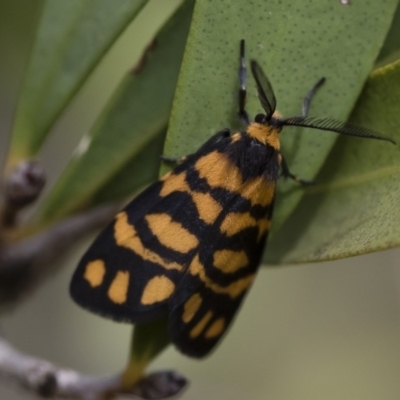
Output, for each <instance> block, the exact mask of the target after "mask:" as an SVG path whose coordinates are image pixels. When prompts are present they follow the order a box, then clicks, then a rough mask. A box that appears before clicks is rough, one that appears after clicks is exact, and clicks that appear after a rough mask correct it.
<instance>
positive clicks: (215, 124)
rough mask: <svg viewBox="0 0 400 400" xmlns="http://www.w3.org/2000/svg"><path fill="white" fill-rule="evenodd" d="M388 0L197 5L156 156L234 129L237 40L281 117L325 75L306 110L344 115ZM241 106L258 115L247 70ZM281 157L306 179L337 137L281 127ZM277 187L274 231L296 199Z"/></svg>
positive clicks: (375, 48) (371, 54) (391, 4)
mask: <svg viewBox="0 0 400 400" xmlns="http://www.w3.org/2000/svg"><path fill="white" fill-rule="evenodd" d="M397 4H398V1H397V0H385V1H380V2H371V1H357V2H355V1H354V2H352V4H351V5H350V6H346V5H342V4H341V3H340V1H331V0H319V1H314V2H307V4H306V5H305V3H304V1H303V0H284V1H282V0H269V1H265V0H253V1H249V0H235V1H234V2H232V1H230V0H220V1H218V2H215V1H211V0H202V1H198V2H197V4H196V8H195V13H194V19H193V24H192V28H191V32H190V35H189V38H188V45H187V51H186V53H185V57H184V62H183V66H182V73H181V75H180V78H179V83H178V89H177V93H176V98H175V101H174V106H173V111H172V117H171V121H170V129H169V133H168V136H167V142H166V151H165V153H166V154H167V155H170V156H180V155H182V154H187V153H190V152H193V151H194V150H195V149H196V148H197V147H198V146H199V145H200V144H201V143H203V142H204V141H205V140H206V139H207V138H208V137H210V135H212V134H213V133H215V132H217V131H219V130H221V129H222V128H226V127H230V128H237V127H238V123H237V118H236V111H237V90H238V77H237V70H238V64H239V60H238V58H239V41H240V39H242V38H244V39H245V40H246V46H247V58H248V59H250V58H255V59H257V60H258V61H259V63H260V64H261V65H262V66H263V68H264V70H265V71H266V73H267V75H268V77H269V79H270V80H271V82H272V85H273V87H274V89H275V93H276V97H277V101H278V109H279V111H280V112H281V113H282V114H283V115H284V116H290V115H293V114H299V113H300V110H301V102H302V99H303V97H304V95H305V94H306V93H307V92H308V90H309V89H310V88H311V86H312V85H313V84H314V83H315V82H316V81H317V80H318V79H319V78H320V77H322V76H325V77H326V78H327V82H326V84H325V85H324V87H323V88H322V89H321V90H320V92H319V93H318V94H317V98H316V99H315V101H314V104H313V105H312V107H311V112H310V115H316V116H321V117H334V118H338V119H345V118H346V117H347V116H348V114H349V112H350V110H351V108H352V106H353V105H354V103H355V102H356V99H357V97H358V95H359V93H360V92H361V89H362V87H363V84H364V81H365V80H366V78H367V76H368V73H369V72H370V71H371V69H372V66H373V64H374V62H375V59H376V57H377V55H378V52H379V49H380V47H381V46H382V44H383V42H384V40H385V37H386V34H387V31H388V29H389V27H390V24H391V20H392V18H393V14H394V11H395V9H396V7H397ZM248 75H249V77H248V89H249V96H248V110H249V112H250V115H255V114H256V113H258V112H260V111H261V108H260V105H259V103H258V100H257V98H256V95H255V89H254V82H253V78H252V77H251V76H250V74H248ZM281 137H282V141H283V153H284V155H285V157H286V159H287V161H288V164H289V166H290V168H291V170H292V171H293V172H294V173H297V174H299V175H300V176H301V177H304V178H313V177H314V176H315V175H316V173H317V172H318V170H319V168H320V167H321V165H322V164H323V162H324V160H325V158H326V157H327V155H328V153H329V151H330V149H331V148H332V146H333V144H334V142H335V140H336V139H337V135H335V134H333V133H328V132H318V131H312V132H309V131H306V130H301V129H295V128H286V129H285V130H284V132H283V133H282V135H281ZM303 193H304V192H303V191H302V190H300V189H299V188H296V187H295V186H294V184H293V183H292V182H281V183H280V194H279V196H278V201H277V203H276V208H275V215H274V229H278V228H279V226H281V224H282V223H283V221H284V220H285V219H286V218H287V216H288V215H290V213H291V212H292V211H293V209H294V208H295V206H296V205H297V203H298V201H299V200H300V198H301V197H302V195H303Z"/></svg>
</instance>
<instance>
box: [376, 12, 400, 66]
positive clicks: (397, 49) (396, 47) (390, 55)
mask: <svg viewBox="0 0 400 400" xmlns="http://www.w3.org/2000/svg"><path fill="white" fill-rule="evenodd" d="M398 59H400V4H399V5H398V6H397V9H396V12H395V14H394V18H393V21H392V25H391V27H390V29H389V33H388V34H387V36H386V40H385V43H384V44H383V46H382V49H381V51H380V53H379V56H378V66H383V65H385V64H389V63H391V62H394V61H396V60H398Z"/></svg>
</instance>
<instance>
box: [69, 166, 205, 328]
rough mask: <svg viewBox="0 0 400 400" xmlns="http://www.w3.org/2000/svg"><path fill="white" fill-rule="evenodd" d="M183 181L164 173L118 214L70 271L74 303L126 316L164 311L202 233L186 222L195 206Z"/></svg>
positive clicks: (133, 318) (141, 317)
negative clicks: (163, 175) (71, 273)
mask: <svg viewBox="0 0 400 400" xmlns="http://www.w3.org/2000/svg"><path fill="white" fill-rule="evenodd" d="M185 185H186V184H185V182H184V180H183V176H182V174H174V173H172V174H170V175H167V176H166V177H164V179H162V180H159V181H157V182H155V183H154V184H153V185H151V186H150V187H149V188H147V189H146V190H145V191H144V192H142V193H141V194H140V195H139V196H138V197H136V198H135V199H134V200H133V201H132V202H131V203H130V204H128V206H127V207H126V208H125V209H123V210H122V211H121V212H120V213H119V214H117V216H116V217H115V219H114V221H113V222H112V223H110V224H109V225H108V226H107V227H106V229H105V230H104V231H103V232H102V233H101V234H100V235H99V236H98V237H97V239H96V240H95V241H94V243H93V244H92V245H91V247H90V248H89V249H88V251H87V252H86V253H85V254H84V256H83V257H82V259H81V261H80V263H79V265H78V267H77V269H76V271H75V273H74V275H73V278H72V281H71V285H70V293H71V296H72V297H73V299H74V300H75V301H76V302H77V303H78V304H80V305H81V306H83V307H84V308H87V309H90V310H91V311H93V312H95V313H98V314H101V315H104V316H106V317H110V318H112V319H115V320H121V321H129V322H148V321H152V320H154V319H157V318H161V317H163V316H165V315H167V313H168V306H167V303H168V301H169V300H170V298H171V296H172V295H173V293H174V292H175V288H176V285H177V283H178V282H179V280H180V279H181V277H182V274H183V272H184V271H185V269H186V268H187V265H188V264H189V263H190V260H191V259H192V258H193V255H194V253H195V250H196V249H197V246H198V242H199V240H198V237H199V236H198V235H202V225H201V224H197V225H196V227H195V229H193V227H192V226H191V225H193V224H191V223H190V222H189V221H191V217H193V215H196V210H195V207H194V205H193V204H192V202H191V201H190V195H189V194H188V193H187V191H186V186H185ZM182 205H185V207H183V206H182Z"/></svg>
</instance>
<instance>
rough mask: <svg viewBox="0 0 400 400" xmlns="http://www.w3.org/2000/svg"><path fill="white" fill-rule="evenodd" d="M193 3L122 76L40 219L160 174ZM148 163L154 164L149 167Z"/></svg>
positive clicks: (126, 191)
mask: <svg viewBox="0 0 400 400" xmlns="http://www.w3.org/2000/svg"><path fill="white" fill-rule="evenodd" d="M193 3H194V2H193V1H192V0H191V1H186V2H184V3H183V5H182V6H181V7H180V9H178V11H177V12H176V13H175V15H174V16H173V17H172V18H171V19H170V21H168V23H167V24H166V25H165V26H164V27H163V28H162V29H161V31H160V32H159V33H158V34H157V36H156V38H155V39H154V41H153V42H152V43H151V45H150V46H149V47H148V49H147V50H146V51H145V53H144V55H143V58H142V60H141V61H140V62H139V64H138V66H137V67H136V68H134V69H133V70H132V71H130V72H129V73H128V74H127V76H126V77H125V78H124V79H123V81H122V82H121V84H120V85H119V87H118V89H117V90H116V92H115V94H114V95H113V97H112V98H111V100H110V102H109V104H108V105H107V106H106V108H105V110H104V111H103V112H102V114H101V115H100V117H99V119H98V120H97V122H96V123H95V125H94V127H93V129H92V130H91V131H90V132H89V134H88V135H87V136H84V137H83V139H82V142H81V144H80V145H79V146H78V149H77V152H76V154H75V156H74V157H73V159H72V160H71V161H70V163H69V165H68V166H67V168H66V170H65V171H64V173H63V174H62V176H61V177H60V179H59V180H58V182H57V184H56V185H55V187H54V188H53V190H52V191H51V193H50V194H49V196H48V197H47V198H46V199H45V202H44V205H43V207H42V209H41V211H40V217H39V221H40V222H42V223H43V222H49V221H50V220H54V219H58V218H62V217H64V216H66V215H67V214H69V213H71V212H74V211H77V210H78V209H81V208H83V207H85V206H89V205H93V204H94V203H96V202H98V201H100V200H111V199H115V198H121V197H123V196H126V195H127V194H129V193H131V192H132V191H133V190H134V189H137V188H138V186H140V185H142V184H143V183H145V180H146V179H147V178H150V177H153V178H155V177H156V176H157V174H156V168H155V166H156V165H158V160H159V157H158V156H159V154H160V153H161V146H160V136H161V135H162V132H163V131H165V128H166V125H167V123H168V118H169V114H170V109H171V104H172V98H173V95H174V91H175V87H176V82H177V79H178V73H179V69H180V66H181V62H182V56H183V51H184V48H185V43H186V38H187V34H188V31H189V26H190V21H191V17H192V10H193ZM152 142H155V143H152ZM157 149H159V153H158V155H157V156H155V155H154V153H155V152H156V150H157ZM136 157H139V158H140V159H141V160H139V161H138V160H135V158H136ZM141 161H143V163H142V162H141ZM149 162H152V163H153V164H154V165H153V166H151V167H149ZM132 163H134V164H133V165H132ZM132 167H133V168H132ZM131 168H132V169H131ZM149 168H150V170H149ZM121 177H123V179H122V180H119V178H121Z"/></svg>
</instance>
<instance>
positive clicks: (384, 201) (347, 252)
mask: <svg viewBox="0 0 400 400" xmlns="http://www.w3.org/2000/svg"><path fill="white" fill-rule="evenodd" d="M399 86H400V61H397V62H395V63H393V64H389V65H387V66H385V67H382V68H379V69H377V70H375V71H374V72H373V73H372V74H371V76H370V77H369V79H368V80H367V83H366V85H365V87H364V90H363V92H362V94H361V96H360V98H359V100H358V102H357V104H356V107H355V108H354V110H353V113H352V115H351V118H350V120H351V122H354V123H356V124H359V125H361V124H363V125H366V126H368V127H371V128H374V129H376V130H379V131H380V132H383V133H385V134H387V135H388V136H391V137H393V138H396V137H397V140H399V138H400V135H399V126H400V114H399V111H398V104H400V92H399V90H396V88H398V87H399ZM399 160H400V151H399V147H398V146H396V147H395V146H389V145H387V144H386V143H383V142H382V143H377V142H374V141H368V140H353V139H352V138H351V139H349V138H340V139H339V140H338V141H337V143H336V144H335V146H334V148H333V149H332V151H331V153H330V154H329V156H328V158H327V160H326V162H325V164H324V167H323V169H322V170H321V172H320V174H319V175H318V177H317V180H318V182H319V184H318V185H317V186H315V187H312V188H309V189H307V190H306V191H305V196H304V198H303V200H302V202H301V203H300V206H299V207H298V209H297V210H296V212H295V213H294V214H293V215H292V217H291V218H289V219H288V221H287V223H286V225H285V227H284V228H283V229H282V230H281V232H279V234H278V235H277V237H274V238H273V239H272V240H271V242H270V251H269V252H268V253H267V257H268V258H267V260H268V261H271V262H281V263H294V262H308V261H316V260H331V259H336V258H343V257H350V256H354V255H357V254H363V253H368V252H371V251H377V250H382V249H386V248H389V247H394V246H399V244H400V212H399V207H398V198H399V196H400V193H399V190H400V180H399V168H400V165H399ZM289 227H290V228H289Z"/></svg>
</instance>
